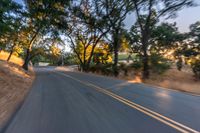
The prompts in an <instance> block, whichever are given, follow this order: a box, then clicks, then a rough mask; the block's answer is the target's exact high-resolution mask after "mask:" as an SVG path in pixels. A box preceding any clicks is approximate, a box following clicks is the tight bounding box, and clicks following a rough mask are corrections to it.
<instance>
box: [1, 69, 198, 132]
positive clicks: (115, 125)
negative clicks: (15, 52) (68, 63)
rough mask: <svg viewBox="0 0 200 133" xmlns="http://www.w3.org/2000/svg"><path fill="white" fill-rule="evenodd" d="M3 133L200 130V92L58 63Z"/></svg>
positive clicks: (41, 72)
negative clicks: (195, 93)
mask: <svg viewBox="0 0 200 133" xmlns="http://www.w3.org/2000/svg"><path fill="white" fill-rule="evenodd" d="M36 73H37V76H36V80H35V82H34V84H33V86H32V89H31V91H30V93H29V94H28V96H27V98H26V99H25V101H24V103H23V104H22V106H21V107H20V109H19V110H18V111H17V112H16V113H15V115H14V116H13V118H12V119H11V120H10V121H9V122H8V123H7V125H6V126H5V127H4V128H3V130H2V133H150V132H151V133H175V132H191V133H198V132H200V97H199V96H193V95H190V94H185V93H181V92H176V91H172V90H167V89H158V88H155V87H150V86H147V85H144V84H133V83H128V82H126V81H123V80H117V79H113V78H108V77H103V76H96V75H93V74H85V73H79V72H71V71H58V70H55V69H54V68H53V67H50V68H37V69H36Z"/></svg>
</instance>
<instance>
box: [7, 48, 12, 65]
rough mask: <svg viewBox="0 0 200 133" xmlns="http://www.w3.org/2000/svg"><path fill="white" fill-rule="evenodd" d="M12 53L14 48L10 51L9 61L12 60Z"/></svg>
mask: <svg viewBox="0 0 200 133" xmlns="http://www.w3.org/2000/svg"><path fill="white" fill-rule="evenodd" d="M12 54H13V49H12V50H11V51H10V54H9V56H8V58H7V62H9V61H10V58H11V56H12Z"/></svg>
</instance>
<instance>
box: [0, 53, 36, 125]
mask: <svg viewBox="0 0 200 133" xmlns="http://www.w3.org/2000/svg"><path fill="white" fill-rule="evenodd" d="M4 55H5V54H4ZM1 59H2V56H1ZM12 62H15V63H8V62H6V61H3V60H0V127H1V126H2V125H3V123H4V122H5V121H6V120H7V119H8V118H9V116H10V115H11V114H12V112H13V111H14V110H15V108H16V107H17V105H19V103H20V102H21V101H22V100H23V98H24V97H25V95H26V93H27V92H28V90H29V88H30V87H31V85H32V82H33V80H34V73H33V71H32V70H31V71H30V72H26V71H24V70H23V69H22V68H21V66H20V65H21V64H22V60H21V59H20V58H17V57H14V56H13V58H12ZM19 64H20V65H19Z"/></svg>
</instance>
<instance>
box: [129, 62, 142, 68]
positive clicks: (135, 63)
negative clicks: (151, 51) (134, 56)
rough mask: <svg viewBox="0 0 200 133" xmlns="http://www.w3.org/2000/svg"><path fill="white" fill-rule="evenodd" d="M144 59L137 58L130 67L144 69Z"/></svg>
mask: <svg viewBox="0 0 200 133" xmlns="http://www.w3.org/2000/svg"><path fill="white" fill-rule="evenodd" d="M142 66H143V65H142V61H140V60H137V61H134V62H133V63H131V64H130V67H131V68H133V69H134V70H141V69H142Z"/></svg>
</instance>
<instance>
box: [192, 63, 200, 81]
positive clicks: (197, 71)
mask: <svg viewBox="0 0 200 133" xmlns="http://www.w3.org/2000/svg"><path fill="white" fill-rule="evenodd" d="M191 66H192V71H193V73H194V76H195V77H196V78H197V79H200V59H196V60H195V61H194V62H192V64H191Z"/></svg>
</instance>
